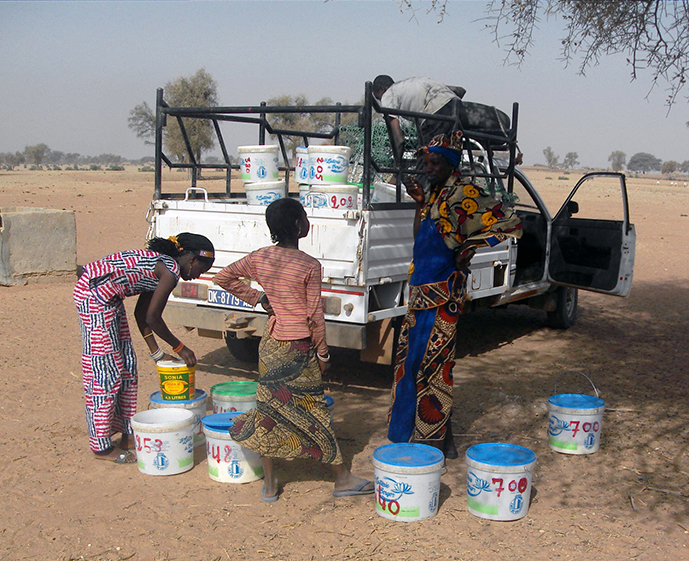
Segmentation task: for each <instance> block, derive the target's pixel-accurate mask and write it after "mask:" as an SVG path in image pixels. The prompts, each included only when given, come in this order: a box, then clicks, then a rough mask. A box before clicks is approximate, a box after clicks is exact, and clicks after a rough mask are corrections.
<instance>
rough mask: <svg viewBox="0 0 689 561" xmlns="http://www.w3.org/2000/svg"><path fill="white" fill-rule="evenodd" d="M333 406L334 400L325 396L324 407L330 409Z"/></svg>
mask: <svg viewBox="0 0 689 561" xmlns="http://www.w3.org/2000/svg"><path fill="white" fill-rule="evenodd" d="M333 405H335V400H334V399H333V398H332V397H330V396H329V395H326V396H325V406H326V407H332V406H333Z"/></svg>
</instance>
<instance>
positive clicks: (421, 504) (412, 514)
mask: <svg viewBox="0 0 689 561" xmlns="http://www.w3.org/2000/svg"><path fill="white" fill-rule="evenodd" d="M444 463H445V457H444V456H443V453H442V452H441V451H440V450H438V449H437V448H433V447H432V446H427V445H425V444H411V443H409V444H407V443H402V444H387V445H385V446H381V447H379V448H376V450H374V452H373V467H374V473H375V491H376V512H377V513H378V514H379V515H380V516H382V517H383V518H389V519H390V520H397V521H399V522H415V521H417V520H425V519H426V518H432V517H433V516H435V515H436V514H437V513H438V499H439V496H440V474H441V471H442V469H443V465H444Z"/></svg>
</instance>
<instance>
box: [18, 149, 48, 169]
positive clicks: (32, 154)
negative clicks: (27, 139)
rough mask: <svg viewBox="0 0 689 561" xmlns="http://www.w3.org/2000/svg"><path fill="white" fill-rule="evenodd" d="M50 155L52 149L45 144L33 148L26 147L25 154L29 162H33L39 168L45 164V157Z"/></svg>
mask: <svg viewBox="0 0 689 561" xmlns="http://www.w3.org/2000/svg"><path fill="white" fill-rule="evenodd" d="M49 153H50V148H48V146H47V145H45V144H35V145H33V146H26V147H25V148H24V154H25V157H26V159H27V160H28V161H29V162H33V163H34V164H36V165H37V166H40V165H41V164H42V163H43V160H44V159H45V157H46V156H47V155H48V154H49Z"/></svg>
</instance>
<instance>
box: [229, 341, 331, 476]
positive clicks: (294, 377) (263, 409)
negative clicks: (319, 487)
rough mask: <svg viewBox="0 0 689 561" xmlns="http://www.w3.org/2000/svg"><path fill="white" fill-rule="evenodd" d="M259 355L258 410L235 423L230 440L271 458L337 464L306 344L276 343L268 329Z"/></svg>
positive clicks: (317, 372) (316, 370)
mask: <svg viewBox="0 0 689 561" xmlns="http://www.w3.org/2000/svg"><path fill="white" fill-rule="evenodd" d="M258 356H259V363H258V372H259V379H258V388H257V390H256V409H252V410H251V411H247V412H245V413H242V414H241V415H238V416H237V417H235V418H234V424H233V426H232V427H230V430H229V432H230V436H231V438H232V440H234V441H235V442H237V443H239V444H241V445H242V447H244V448H246V449H248V450H251V451H253V452H255V453H257V454H258V455H260V456H265V457H269V458H286V459H294V458H312V459H315V460H318V461H320V462H323V463H326V464H335V465H338V464H341V463H342V454H341V452H340V447H339V446H338V444H337V440H336V438H335V432H334V431H333V428H332V425H331V424H330V413H329V412H328V410H327V408H326V403H325V395H324V394H323V380H322V378H321V371H320V367H319V366H318V360H317V358H316V351H315V349H314V348H313V346H312V345H311V341H310V339H300V340H296V341H278V340H276V339H273V338H272V337H271V336H270V334H269V333H268V332H267V330H266V333H265V334H264V335H263V338H262V339H261V343H260V345H259V348H258Z"/></svg>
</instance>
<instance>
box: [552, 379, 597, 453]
mask: <svg viewBox="0 0 689 561" xmlns="http://www.w3.org/2000/svg"><path fill="white" fill-rule="evenodd" d="M566 374H580V375H581V376H583V377H584V378H586V379H587V380H588V381H589V383H590V384H591V386H592V387H593V391H594V393H595V395H588V394H573V393H564V394H558V393H557V384H558V382H559V381H560V380H561V379H562V377H563V376H564V375H566ZM604 410H605V401H603V400H602V399H601V398H600V394H599V392H598V388H596V386H595V385H594V383H593V382H592V381H591V379H590V378H589V377H588V376H586V374H583V373H582V372H578V371H576V370H569V371H567V372H565V373H564V374H562V376H560V378H558V379H557V381H556V382H555V395H553V396H551V397H549V398H548V446H550V448H551V449H552V450H555V451H556V452H561V453H562V454H593V453H594V452H596V451H597V450H598V449H599V448H600V439H601V431H602V430H603V411H604Z"/></svg>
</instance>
